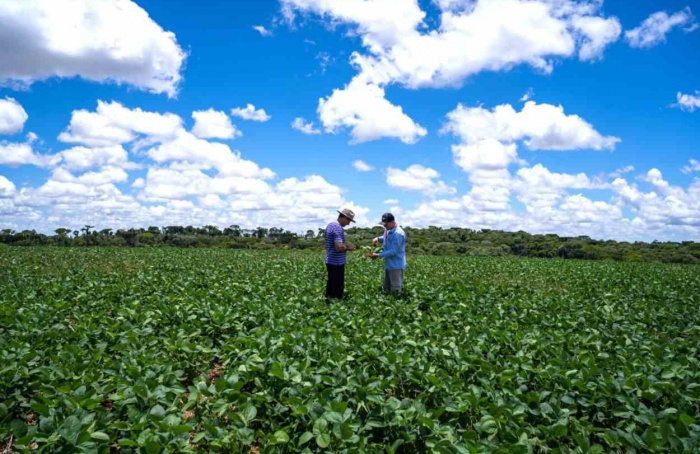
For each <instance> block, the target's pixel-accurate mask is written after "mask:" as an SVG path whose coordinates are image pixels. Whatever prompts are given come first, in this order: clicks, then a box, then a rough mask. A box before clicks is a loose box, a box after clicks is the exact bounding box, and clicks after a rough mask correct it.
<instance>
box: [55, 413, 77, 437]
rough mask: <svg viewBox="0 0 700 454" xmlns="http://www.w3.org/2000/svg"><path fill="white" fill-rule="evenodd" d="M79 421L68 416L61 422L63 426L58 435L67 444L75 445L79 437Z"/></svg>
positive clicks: (74, 417)
mask: <svg viewBox="0 0 700 454" xmlns="http://www.w3.org/2000/svg"><path fill="white" fill-rule="evenodd" d="M81 427H82V425H81V424H80V420H79V419H78V418H77V417H76V416H73V415H71V416H69V417H67V418H66V419H65V421H63V425H62V426H61V428H60V429H59V430H58V433H59V434H61V436H62V437H63V438H64V439H65V440H66V441H68V442H69V443H72V444H76V443H77V442H78V436H79V435H80V428H81Z"/></svg>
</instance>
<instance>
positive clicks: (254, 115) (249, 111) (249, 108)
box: [231, 104, 272, 122]
mask: <svg viewBox="0 0 700 454" xmlns="http://www.w3.org/2000/svg"><path fill="white" fill-rule="evenodd" d="M231 115H233V116H234V117H239V118H242V119H244V120H251V121H258V122H266V121H268V120H269V119H271V118H272V117H271V116H270V115H268V114H267V112H265V109H256V108H255V106H254V105H252V104H246V106H245V107H236V108H234V109H231Z"/></svg>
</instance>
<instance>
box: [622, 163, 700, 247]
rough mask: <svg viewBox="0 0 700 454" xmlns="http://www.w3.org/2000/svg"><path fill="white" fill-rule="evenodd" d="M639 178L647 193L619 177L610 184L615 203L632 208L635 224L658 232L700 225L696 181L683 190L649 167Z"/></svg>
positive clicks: (699, 186)
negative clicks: (644, 183)
mask: <svg viewBox="0 0 700 454" xmlns="http://www.w3.org/2000/svg"><path fill="white" fill-rule="evenodd" d="M643 180H644V181H646V182H647V183H648V184H649V185H650V186H651V187H652V190H651V191H650V192H644V191H643V190H640V189H639V188H638V187H637V186H636V185H635V184H629V183H628V182H627V181H625V180H624V179H622V178H618V179H617V180H615V181H614V182H613V183H612V188H613V192H614V193H615V195H616V197H617V201H618V203H619V204H620V205H622V206H628V207H629V208H630V209H631V210H633V211H634V212H635V214H636V215H637V218H635V219H636V220H638V223H639V224H641V225H642V226H644V227H645V228H646V229H649V230H657V231H659V233H660V234H662V235H664V234H666V235H667V234H668V233H667V232H665V231H668V230H670V229H674V228H677V227H678V226H692V227H700V197H699V196H700V182H699V181H698V180H696V181H695V182H694V183H693V184H691V186H690V187H689V188H687V189H683V188H681V187H678V186H673V185H671V184H670V183H669V182H668V181H666V180H665V179H664V178H663V175H662V174H661V172H660V171H659V170H658V169H651V170H649V172H647V174H646V176H645V178H644V179H643Z"/></svg>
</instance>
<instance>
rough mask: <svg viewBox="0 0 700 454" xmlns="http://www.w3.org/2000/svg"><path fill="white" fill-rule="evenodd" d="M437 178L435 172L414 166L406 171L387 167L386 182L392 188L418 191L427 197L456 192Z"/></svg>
mask: <svg viewBox="0 0 700 454" xmlns="http://www.w3.org/2000/svg"><path fill="white" fill-rule="evenodd" d="M439 177H440V174H439V173H438V171H437V170H435V169H431V168H430V167H424V166H422V165H419V164H414V165H412V166H409V167H408V168H407V169H406V170H401V169H396V168H393V167H389V168H388V169H387V177H386V182H387V184H388V185H389V186H391V187H393V188H398V189H403V190H405V191H418V192H421V193H423V194H425V195H427V196H429V197H434V196H436V195H439V194H454V193H455V192H457V191H456V189H455V188H453V187H450V186H448V185H447V184H445V182H444V181H441V180H438V178H439Z"/></svg>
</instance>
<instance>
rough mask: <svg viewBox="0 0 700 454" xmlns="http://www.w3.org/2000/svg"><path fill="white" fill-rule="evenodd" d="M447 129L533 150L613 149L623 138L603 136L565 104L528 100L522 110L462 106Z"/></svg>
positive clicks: (451, 116)
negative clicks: (566, 110) (568, 112)
mask: <svg viewBox="0 0 700 454" xmlns="http://www.w3.org/2000/svg"><path fill="white" fill-rule="evenodd" d="M447 118H448V122H447V124H446V125H445V127H444V128H443V132H451V133H452V134H454V135H456V136H458V137H460V138H461V139H462V140H463V141H465V142H467V143H475V142H478V141H480V140H484V139H496V140H498V141H501V142H507V143H508V142H513V141H517V140H523V141H524V143H525V145H526V146H527V147H528V148H529V149H531V150H575V149H593V150H612V149H614V148H615V144H616V143H618V142H620V139H619V138H617V137H613V136H603V135H601V134H600V133H599V132H598V131H596V130H595V129H594V128H593V126H592V125H591V124H589V123H588V122H586V121H585V120H584V119H582V118H581V117H579V116H578V115H566V114H565V113H564V108H563V107H562V106H553V105H551V104H537V103H536V102H535V101H527V102H526V103H525V105H524V106H523V108H522V110H521V111H520V112H517V111H516V110H515V109H513V107H512V106H511V105H510V104H503V105H500V106H496V107H495V108H494V109H493V110H491V111H489V110H487V109H484V108H483V107H464V106H463V105H461V104H460V105H458V106H457V108H456V109H455V110H453V111H452V112H450V113H449V114H448V115H447Z"/></svg>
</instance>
